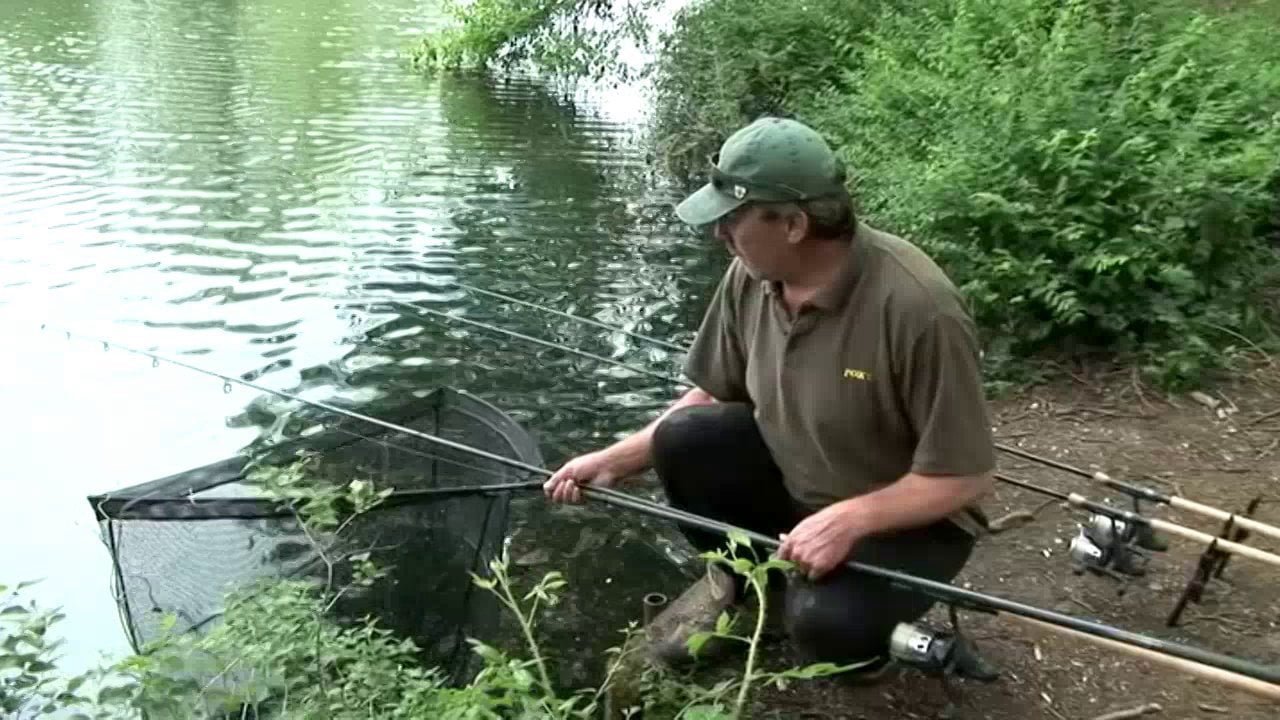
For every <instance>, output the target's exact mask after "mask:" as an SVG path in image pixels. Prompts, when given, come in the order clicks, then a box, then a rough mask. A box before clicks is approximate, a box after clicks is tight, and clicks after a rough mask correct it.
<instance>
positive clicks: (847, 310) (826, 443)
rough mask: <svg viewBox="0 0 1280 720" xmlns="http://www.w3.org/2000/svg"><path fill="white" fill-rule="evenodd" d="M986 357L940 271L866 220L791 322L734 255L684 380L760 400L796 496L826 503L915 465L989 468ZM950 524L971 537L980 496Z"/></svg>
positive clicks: (726, 395) (943, 471) (939, 469)
mask: <svg viewBox="0 0 1280 720" xmlns="http://www.w3.org/2000/svg"><path fill="white" fill-rule="evenodd" d="M980 362H981V359H980V353H979V349H978V341H977V332H976V328H975V327H974V324H973V321H972V318H971V316H970V315H969V313H968V310H967V308H966V305H965V302H964V299H963V297H962V296H961V295H960V293H959V292H958V291H957V289H956V288H955V287H954V285H953V284H952V283H951V281H950V280H949V279H948V278H947V277H946V275H945V274H944V273H943V272H942V270H941V269H940V268H939V267H938V266H937V265H936V264H935V263H934V262H933V261H932V260H931V259H930V258H929V257H928V256H927V255H925V254H924V253H923V252H922V251H921V250H920V249H919V248H917V247H916V246H915V245H913V244H911V243H909V242H908V241H906V240H904V239H902V238H899V237H896V236H894V235H891V234H889V233H885V232H881V231H878V230H875V229H874V228H871V227H870V226H868V225H866V224H865V223H859V225H858V228H857V232H856V234H855V237H854V240H853V244H852V246H851V248H850V252H849V254H848V256H847V258H846V260H845V262H844V264H843V266H842V268H841V270H840V274H839V276H838V278H837V279H836V280H835V281H834V282H833V283H832V284H831V285H829V286H827V287H825V288H823V290H822V291H821V292H820V293H819V294H817V295H816V296H815V297H814V298H813V299H812V300H811V301H809V302H808V303H806V304H805V305H804V306H802V307H801V308H800V311H799V312H798V313H797V314H796V316H795V317H794V318H792V317H791V316H790V313H789V312H788V311H787V309H786V306H785V305H784V303H783V301H782V296H781V289H780V288H775V287H774V285H773V284H772V283H769V282H765V281H761V280H756V279H753V278H752V277H751V276H750V275H749V274H748V273H747V271H746V269H745V268H744V267H743V265H742V264H741V262H740V261H739V260H737V259H735V260H734V261H733V263H732V264H731V265H730V267H729V270H728V271H727V272H726V273H725V276H724V278H723V279H722V280H721V283H720V286H719V288H718V289H717V291H716V294H715V296H714V297H713V299H712V301H711V304H710V306H709V308H708V310H707V314H706V316H705V317H704V319H703V321H702V325H701V327H700V329H699V331H698V336H697V338H696V339H695V341H694V344H693V347H692V348H691V350H690V353H689V355H688V358H687V359H686V362H685V374H686V375H687V376H688V377H689V379H690V380H692V381H693V382H694V383H695V384H697V386H698V387H700V388H702V389H703V390H705V391H707V392H708V393H710V394H711V395H713V396H714V397H716V398H717V399H719V400H721V401H745V402H748V403H751V404H752V405H753V406H754V409H755V418H756V422H757V424H758V425H759V427H760V432H761V434H762V435H763V437H764V441H765V443H766V444H767V445H768V447H769V450H770V451H771V452H772V455H773V457H774V460H775V461H776V462H777V464H778V467H779V468H780V469H781V470H782V476H783V479H784V483H785V485H786V488H787V490H788V491H789V492H790V494H791V495H792V497H794V498H796V500H798V501H799V502H800V503H802V504H803V505H806V506H808V507H809V508H810V509H817V508H819V507H822V506H826V505H829V504H831V503H834V502H838V501H840V500H844V499H847V498H849V497H852V496H855V495H860V494H863V493H866V492H869V491H871V490H875V489H877V488H879V487H883V486H884V485H887V484H889V483H892V482H893V481H895V480H897V479H899V478H900V477H902V476H903V475H905V474H906V473H907V472H908V471H912V472H917V473H921V474H940V475H972V474H977V473H983V472H987V471H990V470H992V469H993V468H994V467H995V462H996V461H995V450H994V438H993V437H992V434H991V422H990V419H989V412H988V409H987V406H986V398H985V397H984V394H983V387H982V377H981V370H980ZM939 482H946V480H945V479H942V480H940V481H939ZM951 519H952V520H953V521H954V522H955V523H956V524H957V525H959V526H960V527H961V528H963V529H965V530H967V531H968V532H970V533H972V534H975V535H976V534H979V533H980V532H982V530H983V528H984V527H985V515H984V514H983V513H982V510H981V507H980V503H975V504H973V505H971V506H970V507H968V508H966V509H965V510H963V511H961V512H958V513H956V514H954V515H953V516H952V517H951Z"/></svg>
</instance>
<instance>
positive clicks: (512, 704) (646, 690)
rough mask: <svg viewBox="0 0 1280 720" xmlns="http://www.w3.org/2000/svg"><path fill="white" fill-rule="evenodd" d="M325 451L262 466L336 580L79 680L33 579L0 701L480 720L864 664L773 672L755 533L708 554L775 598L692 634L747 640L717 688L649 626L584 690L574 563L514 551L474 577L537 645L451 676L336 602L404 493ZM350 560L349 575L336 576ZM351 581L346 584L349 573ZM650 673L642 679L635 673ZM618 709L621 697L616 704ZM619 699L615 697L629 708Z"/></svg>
mask: <svg viewBox="0 0 1280 720" xmlns="http://www.w3.org/2000/svg"><path fill="white" fill-rule="evenodd" d="M318 466H319V465H318V459H317V458H316V457H315V456H310V455H307V456H303V457H301V458H300V459H299V460H298V461H297V462H294V463H291V464H288V465H285V466H283V467H277V468H272V467H266V466H264V467H259V468H254V469H252V470H251V473H250V475H249V477H250V478H251V481H252V482H255V483H258V484H259V485H260V487H262V488H263V489H264V490H265V491H267V492H268V493H270V494H271V495H272V496H274V497H277V498H280V499H282V500H287V501H289V502H290V503H292V506H293V507H294V508H295V509H296V511H297V513H298V515H297V516H298V519H299V521H300V523H301V526H302V527H303V529H304V531H305V533H306V535H307V537H309V538H311V540H312V542H313V543H315V546H316V549H317V552H318V554H319V556H320V558H321V560H322V561H323V563H324V564H325V567H326V572H325V573H324V579H322V580H290V579H284V580H279V579H277V580H270V581H261V582H258V583H254V584H252V585H249V586H246V587H241V588H238V589H237V590H235V591H233V592H231V593H229V594H228V595H227V597H226V599H225V603H224V607H225V610H224V613H223V615H222V617H221V619H220V622H218V623H217V624H216V625H213V626H211V627H209V628H207V629H205V630H204V631H202V632H199V633H196V632H177V631H174V630H173V628H174V627H175V626H176V623H174V622H173V620H174V619H173V618H169V622H168V625H167V627H168V628H169V630H170V631H169V632H167V633H164V634H162V636H161V637H160V638H158V639H156V640H155V641H153V642H151V643H149V644H147V645H146V646H145V647H143V648H142V649H141V651H140V652H139V653H137V654H134V655H130V656H128V657H125V658H123V659H121V660H119V661H117V662H114V663H112V664H109V665H107V666H105V667H100V668H95V669H93V670H90V671H88V672H85V673H81V674H78V675H74V676H67V675H65V674H63V673H59V672H58V666H57V661H58V656H57V653H58V649H59V648H60V647H61V642H60V641H54V640H51V639H50V638H51V636H52V633H51V630H52V629H53V628H54V626H55V625H56V624H57V622H59V621H60V620H61V619H62V618H63V616H62V615H61V614H60V613H59V612H57V611H42V610H40V609H38V608H37V607H36V606H35V605H34V604H33V603H30V602H23V601H22V599H21V597H20V595H21V591H22V590H24V589H25V588H26V587H27V585H26V584H23V585H19V586H17V587H15V588H13V589H12V590H9V589H7V588H3V587H0V596H3V597H4V601H3V603H0V711H2V712H3V713H4V717H6V718H14V719H15V720H25V719H26V718H33V717H37V716H42V715H46V714H49V713H59V714H60V715H63V716H67V717H73V718H81V719H86V720H88V719H92V720H99V719H101V720H107V719H114V718H133V717H138V716H139V714H143V715H145V716H146V717H147V718H149V719H151V720H168V719H173V720H178V719H179V718H181V719H183V720H188V719H191V718H228V717H230V718H267V717H271V718H314V717H325V718H339V719H345V718H351V719H352V720H354V719H355V718H362V719H367V718H406V719H407V718H423V717H431V718H441V719H443V720H454V719H456V720H463V719H464V718H465V719H467V720H476V719H487V718H492V719H495V720H496V719H498V718H503V719H508V718H529V719H532V718H540V719H545V718H552V719H558V720H569V719H570V718H575V719H577V718H581V719H585V718H595V717H599V716H600V713H601V711H602V709H605V707H606V704H607V703H610V702H613V699H614V698H615V697H616V696H617V695H618V693H617V690H618V689H619V688H620V687H624V686H626V687H630V685H628V684H629V683H631V684H633V685H634V686H635V687H638V689H639V691H640V694H639V696H638V697H636V698H635V699H634V700H633V701H630V702H628V703H626V704H625V706H623V707H618V709H617V712H618V713H619V714H622V715H624V716H632V715H634V714H636V713H637V712H640V711H643V713H644V716H645V717H647V718H661V717H669V718H702V719H704V720H705V719H709V718H716V719H727V718H739V717H742V716H743V713H744V711H745V710H746V709H747V708H748V706H749V703H750V693H751V690H752V689H753V688H757V687H760V686H761V685H766V684H773V685H776V686H784V685H785V684H786V683H788V682H790V681H792V680H801V679H810V678H816V677H821V676H824V675H830V674H832V673H836V672H840V671H842V670H845V669H850V668H852V667H856V666H848V667H837V666H834V665H830V664H819V665H812V666H809V667H805V668H791V669H785V670H781V671H764V670H762V669H761V668H760V656H759V653H758V648H759V645H760V641H761V633H762V630H763V627H764V617H765V613H766V612H767V605H766V597H767V595H766V593H765V583H766V581H767V574H768V573H769V572H770V571H772V570H786V569H788V568H789V567H790V565H789V563H786V562H783V561H781V560H777V559H776V558H771V559H768V560H766V561H763V562H757V561H756V560H755V559H754V557H747V556H746V554H745V553H743V550H744V549H749V548H750V541H749V539H748V538H746V537H743V536H734V537H731V538H730V539H729V542H728V544H727V547H726V549H725V550H724V551H722V552H716V553H707V554H705V555H704V556H703V557H704V558H705V559H706V561H707V562H709V563H719V564H722V565H724V566H725V567H727V568H728V569H729V570H730V571H732V572H735V573H738V574H740V575H743V576H744V577H745V578H746V581H747V584H748V586H749V587H751V588H752V589H753V592H754V593H755V594H756V597H757V599H758V600H759V611H758V612H759V614H758V616H757V617H756V618H755V619H754V621H753V624H752V626H751V627H752V628H753V629H752V630H751V631H750V632H749V633H746V634H742V633H739V632H738V631H737V628H738V626H739V624H740V623H741V622H742V617H741V616H731V615H729V614H728V613H726V614H725V615H723V616H722V617H721V618H720V622H719V623H718V625H717V627H716V628H715V630H714V631H712V632H710V633H705V634H702V635H699V636H697V637H695V638H693V639H692V641H691V642H692V645H693V646H694V647H695V648H696V647H697V646H698V645H700V644H702V643H704V642H706V640H707V639H709V638H710V637H712V636H716V637H722V638H726V639H729V640H732V641H736V642H740V643H742V644H743V645H744V646H745V648H746V650H747V654H746V661H745V665H744V666H743V668H742V670H741V672H738V673H734V675H733V677H730V678H728V679H726V680H723V681H720V682H717V683H715V684H714V685H711V686H703V685H700V684H698V683H696V682H694V681H693V680H691V679H690V678H689V677H687V676H684V675H679V674H676V673H673V672H669V671H667V670H665V669H662V668H659V667H657V666H655V665H651V664H648V663H645V662H643V660H641V662H640V664H639V665H638V666H637V665H636V664H635V663H634V661H635V660H637V659H638V658H640V656H641V653H640V650H639V645H638V643H637V640H638V632H639V631H638V629H637V627H636V625H635V624H634V623H633V624H631V625H630V626H628V627H627V628H625V629H623V630H622V632H621V634H622V637H623V639H622V641H621V642H620V643H619V645H618V646H616V647H614V648H611V649H610V650H609V651H608V655H609V657H608V658H607V660H608V662H607V671H606V673H605V677H604V679H603V681H602V682H601V683H600V685H599V686H597V687H594V688H583V689H577V690H566V689H563V688H558V687H556V686H555V685H554V684H553V683H552V682H551V679H550V678H551V677H552V674H551V673H550V671H549V669H548V667H547V661H546V654H545V653H544V652H543V651H542V649H541V647H540V645H539V640H538V633H537V628H538V622H539V619H540V617H541V615H542V614H543V613H545V612H547V610H548V609H549V608H554V607H555V606H556V605H557V604H558V603H559V601H560V598H561V594H562V593H563V592H564V591H565V589H566V587H567V586H568V584H567V581H566V579H565V578H564V576H563V575H562V573H560V572H558V571H552V572H549V573H546V574H544V575H543V576H542V577H541V578H539V579H537V580H536V581H533V582H531V583H530V584H529V585H528V586H527V587H523V585H524V583H522V582H520V581H519V580H517V579H515V578H513V577H512V576H511V575H510V572H509V567H510V561H509V557H508V555H507V553H506V551H505V550H504V552H503V553H502V555H501V556H499V557H497V558H494V559H493V560H492V562H491V563H490V564H489V566H488V573H487V574H486V575H484V576H480V575H473V576H472V580H473V582H474V583H475V584H476V586H478V587H479V588H482V589H484V590H486V591H488V592H491V593H493V594H494V595H495V596H496V597H497V598H498V599H499V600H500V602H501V605H502V606H503V607H504V608H505V609H506V611H507V612H509V613H510V614H511V616H512V617H513V618H514V619H515V621H516V625H517V626H518V628H519V632H520V637H519V638H518V639H515V640H513V643H512V645H513V647H520V646H523V656H521V654H519V653H516V652H514V651H513V650H504V649H500V648H498V647H495V646H493V645H490V644H486V643H484V642H481V641H479V640H475V639H471V640H469V642H470V644H471V647H472V650H473V652H475V653H476V654H477V655H478V656H479V657H480V658H481V659H482V661H483V662H482V666H481V669H480V670H479V672H478V673H477V674H476V675H475V677H474V678H473V679H472V680H471V681H470V682H468V683H467V684H465V685H462V686H457V685H452V684H450V683H449V682H448V681H447V680H446V678H445V677H444V675H443V674H442V673H440V672H439V671H438V670H437V669H436V668H433V667H425V666H424V665H423V664H422V662H421V661H420V659H419V656H418V653H417V648H416V647H415V645H414V644H413V643H412V642H410V641H408V640H405V639H401V638H398V637H396V636H394V635H393V634H392V633H391V632H390V631H389V630H387V629H385V628H382V627H379V625H378V623H377V622H376V621H374V620H373V619H370V618H356V619H350V618H348V619H345V620H339V619H337V618H335V617H334V614H333V612H332V611H333V609H334V606H335V604H336V603H337V602H338V601H339V599H340V598H341V597H342V596H343V594H344V593H347V592H350V591H351V590H352V589H354V588H357V587H360V586H362V585H369V584H372V583H375V582H377V581H378V579H379V578H380V577H382V576H383V574H384V573H385V570H384V569H383V568H379V567H377V566H376V564H375V563H373V562H372V561H371V560H370V559H369V558H368V554H367V553H361V552H355V553H347V551H346V550H339V548H342V547H343V545H342V543H341V540H342V534H343V532H344V531H345V530H346V529H347V528H349V527H350V526H351V523H352V521H353V520H354V519H355V518H357V517H358V516H360V515H361V514H363V513H367V512H369V511H370V510H372V509H374V508H376V507H377V506H378V504H379V503H381V502H382V501H383V500H384V499H385V498H386V497H387V496H388V495H389V490H387V489H380V490H379V489H375V488H374V486H373V483H371V482H369V481H367V480H361V479H356V480H351V481H349V482H347V483H346V484H341V483H333V482H316V481H315V480H316V473H317V468H318ZM339 563H348V564H349V565H350V566H351V568H352V569H351V571H350V572H349V573H341V574H340V573H336V572H335V567H337V566H338V564H339ZM339 576H345V577H349V582H346V583H335V577H339ZM631 670H636V671H637V676H636V677H624V675H625V674H626V672H629V671H631ZM614 706H616V704H615V705H614ZM614 706H610V707H614Z"/></svg>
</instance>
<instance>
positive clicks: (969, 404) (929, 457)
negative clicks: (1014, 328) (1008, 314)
mask: <svg viewBox="0 0 1280 720" xmlns="http://www.w3.org/2000/svg"><path fill="white" fill-rule="evenodd" d="M906 368H907V371H906V372H904V373H903V376H902V381H903V382H904V383H906V385H905V386H904V387H903V389H902V394H903V398H904V399H905V405H906V410H907V413H908V415H909V419H910V422H911V426H912V428H913V429H914V430H915V434H916V438H917V444H916V448H915V452H914V454H913V455H912V462H911V470H912V472H916V473H919V474H922V475H977V474H981V473H985V472H989V471H990V470H992V469H994V468H995V464H996V458H995V439H994V437H993V435H992V431H991V419H990V411H989V410H988V407H987V400H986V396H985V392H984V389H983V385H982V370H981V353H980V351H979V348H978V339H977V332H976V329H975V328H974V325H973V322H972V321H971V320H970V319H969V318H967V317H965V316H958V315H957V314H955V313H945V312H944V313H939V314H937V315H935V316H934V317H933V319H932V320H930V321H929V322H928V323H926V324H925V325H924V327H923V328H922V330H921V332H920V334H919V335H918V336H917V337H916V340H915V342H914V343H913V344H912V345H911V346H910V356H909V357H908V358H907V359H906Z"/></svg>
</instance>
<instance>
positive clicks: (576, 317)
mask: <svg viewBox="0 0 1280 720" xmlns="http://www.w3.org/2000/svg"><path fill="white" fill-rule="evenodd" d="M453 285H454V286H455V287H459V288H462V289H463V290H466V291H467V292H473V293H475V294H477V295H487V296H489V297H491V298H494V299H496V300H502V301H504V302H509V303H514V304H516V305H524V306H525V307H530V308H533V309H534V310H541V311H542V312H548V313H551V314H553V315H559V316H560V317H563V318H568V319H570V320H574V321H577V322H581V323H586V324H587V325H594V326H596V327H598V328H600V329H601V330H606V331H608V332H620V333H623V334H625V335H630V336H631V337H633V338H636V339H638V340H644V341H645V342H647V343H652V344H654V345H657V346H658V347H662V348H666V349H668V350H670V351H672V352H678V353H679V352H686V351H687V348H682V347H680V346H679V345H676V344H675V343H669V342H667V341H666V340H660V339H658V338H656V337H650V336H649V335H642V334H640V333H637V332H631V331H630V330H624V329H623V328H620V327H616V326H613V325H610V324H608V323H603V322H600V321H599V320H593V319H591V318H588V317H583V316H581V315H574V314H573V313H567V312H565V311H563V310H557V309H555V308H552V307H547V306H545V305H538V304H537V303H531V302H529V301H528V300H521V299H520V298H517V297H512V296H510V295H503V294H502V293H499V292H494V291H492V290H483V289H481V288H478V287H475V286H474V285H467V284H466V283H461V282H458V281H457V280H455V281H453Z"/></svg>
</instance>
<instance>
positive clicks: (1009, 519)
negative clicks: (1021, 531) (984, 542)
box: [987, 499, 1058, 535]
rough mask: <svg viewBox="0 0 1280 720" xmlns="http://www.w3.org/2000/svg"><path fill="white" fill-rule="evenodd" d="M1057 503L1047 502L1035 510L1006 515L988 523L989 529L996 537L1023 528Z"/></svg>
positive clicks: (1015, 511)
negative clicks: (1007, 531)
mask: <svg viewBox="0 0 1280 720" xmlns="http://www.w3.org/2000/svg"><path fill="white" fill-rule="evenodd" d="M1056 502H1058V501H1057V500H1056V499H1054V500H1046V501H1045V502H1042V503H1040V504H1039V505H1037V506H1036V507H1035V509H1033V510H1014V511H1013V512H1011V513H1008V514H1006V515H1001V516H1000V517H998V518H996V519H995V520H992V521H990V522H988V523H987V529H988V531H989V532H990V533H991V534H992V535H995V534H998V533H1002V532H1004V531H1006V530H1012V529H1014V528H1019V527H1022V526H1023V525H1026V524H1027V523H1029V522H1031V521H1032V520H1035V519H1036V515H1039V514H1040V511H1041V510H1044V509H1045V508H1047V507H1049V506H1050V505H1053V504H1054V503H1056Z"/></svg>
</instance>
